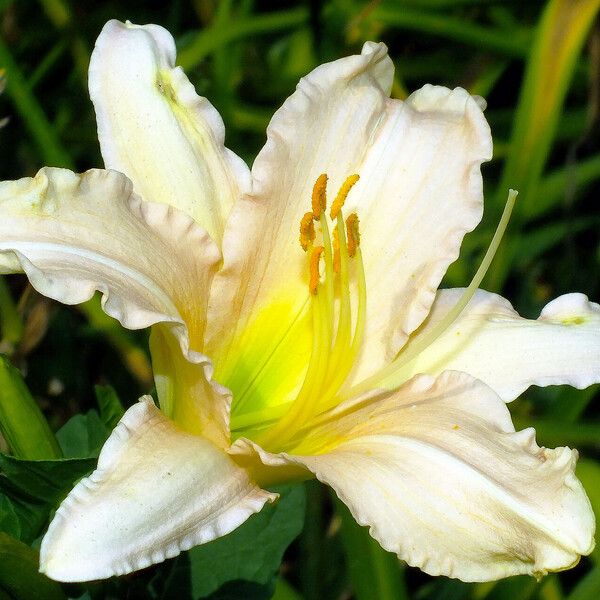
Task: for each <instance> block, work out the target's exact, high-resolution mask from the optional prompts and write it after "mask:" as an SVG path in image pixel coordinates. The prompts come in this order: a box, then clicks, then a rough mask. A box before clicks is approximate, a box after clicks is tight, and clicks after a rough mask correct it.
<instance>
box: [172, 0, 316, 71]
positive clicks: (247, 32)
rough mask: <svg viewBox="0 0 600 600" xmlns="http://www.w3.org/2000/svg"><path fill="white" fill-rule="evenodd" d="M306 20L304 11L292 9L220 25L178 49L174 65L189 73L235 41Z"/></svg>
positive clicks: (283, 28) (297, 24)
mask: <svg viewBox="0 0 600 600" xmlns="http://www.w3.org/2000/svg"><path fill="white" fill-rule="evenodd" d="M307 20H308V10H306V8H294V9H291V10H282V11H278V12H277V11H273V12H269V13H265V14H260V15H254V16H251V17H247V18H239V19H234V20H231V21H229V22H228V23H225V24H222V25H219V24H216V25H215V26H212V27H208V28H206V29H203V30H202V31H200V32H199V33H198V34H197V35H196V37H195V38H194V40H192V42H191V43H189V44H188V45H187V46H185V47H184V48H182V49H181V50H180V52H179V54H178V57H177V63H178V64H179V65H181V66H182V67H183V68H184V69H185V70H190V69H193V68H194V67H195V66H197V65H198V64H199V63H200V62H201V61H202V60H203V59H204V58H205V57H206V56H207V55H208V54H210V53H211V52H214V51H215V50H216V49H217V48H220V47H221V46H224V45H226V44H229V43H231V42H233V41H235V40H239V39H243V38H245V37H250V36H257V35H260V34H268V33H274V32H276V31H282V30H286V29H293V28H295V27H299V26H300V25H303V24H304V23H306V21H307Z"/></svg>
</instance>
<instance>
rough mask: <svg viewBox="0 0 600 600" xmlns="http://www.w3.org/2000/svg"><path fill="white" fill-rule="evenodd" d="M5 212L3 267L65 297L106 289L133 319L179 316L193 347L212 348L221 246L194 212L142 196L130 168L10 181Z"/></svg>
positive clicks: (115, 312) (2, 199)
mask: <svg viewBox="0 0 600 600" xmlns="http://www.w3.org/2000/svg"><path fill="white" fill-rule="evenodd" d="M0 216H1V218H0V272H1V273H10V272H15V271H25V273H26V274H27V276H28V277H29V279H30V281H31V283H32V285H33V286H34V287H35V288H36V289H37V290H38V291H39V292H40V293H42V294H44V295H45V296H49V297H50V298H54V299H55V300H58V301H60V302H63V303H65V304H78V303H80V302H84V301H86V300H88V299H89V298H90V297H91V296H92V295H93V293H94V292H95V291H96V290H99V291H101V292H102V294H103V300H102V305H103V308H104V310H105V311H106V312H107V313H108V314H109V315H111V316H112V317H115V318H116V319H118V320H119V321H120V322H121V324H122V325H123V326H124V327H127V328H129V329H141V328H144V327H148V326H149V325H153V324H155V323H159V322H165V323H169V324H171V326H172V327H173V328H174V330H175V331H176V333H177V336H178V338H179V340H180V342H181V344H182V349H183V351H184V352H185V353H188V350H189V348H190V347H191V349H192V350H196V351H201V350H202V338H203V332H204V324H205V315H206V298H207V290H208V287H209V285H210V282H211V280H212V277H213V275H214V272H215V270H216V268H217V266H218V264H219V259H220V254H219V251H218V249H217V247H216V246H215V244H214V243H213V242H212V240H211V239H210V238H209V236H208V235H207V234H206V232H205V231H204V230H203V229H201V228H200V227H199V226H197V225H196V224H195V223H194V221H192V219H191V218H190V217H188V216H186V215H184V214H183V213H181V212H179V211H176V210H174V209H173V208H171V207H168V206H165V205H161V204H154V203H147V202H143V201H141V200H140V198H139V197H138V196H136V195H135V194H134V193H133V191H132V186H131V182H130V181H129V180H128V179H127V178H126V177H125V176H124V175H122V174H121V173H117V172H114V171H101V170H91V171H87V172H86V173H84V174H82V175H77V174H75V173H72V172H71V171H67V170H66V169H54V168H44V169H42V170H40V171H39V173H38V174H37V175H36V176H35V177H34V178H29V177H26V178H23V179H19V180H16V181H5V182H2V183H0ZM186 329H187V330H186ZM188 334H189V341H188ZM192 354H193V353H192ZM190 358H191V359H194V357H193V356H192V355H190ZM196 360H198V361H202V360H205V359H204V358H196Z"/></svg>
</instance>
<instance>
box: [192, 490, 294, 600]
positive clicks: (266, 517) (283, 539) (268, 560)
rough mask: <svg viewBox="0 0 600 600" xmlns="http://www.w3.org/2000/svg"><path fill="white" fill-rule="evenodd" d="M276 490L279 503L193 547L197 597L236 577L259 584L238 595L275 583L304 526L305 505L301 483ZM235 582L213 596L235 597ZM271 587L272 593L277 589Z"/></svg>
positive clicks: (194, 580)
mask: <svg viewBox="0 0 600 600" xmlns="http://www.w3.org/2000/svg"><path fill="white" fill-rule="evenodd" d="M274 491H277V492H278V493H279V494H280V498H279V500H278V501H277V502H276V503H274V504H269V505H266V506H265V507H264V508H263V509H262V511H261V512H260V513H258V514H256V515H253V516H251V517H250V518H249V519H248V520H247V521H246V522H245V523H244V524H243V525H242V526H241V527H238V528H237V529H236V530H235V531H232V532H231V533H230V534H228V535H226V536H225V537H222V538H220V539H217V540H214V541H212V542H209V543H208V544H203V545H202V546H197V547H196V548H193V549H192V550H190V552H189V556H190V564H191V574H192V596H193V598H205V597H206V596H208V595H209V594H212V593H214V592H215V591H216V590H218V589H219V588H221V586H223V585H224V584H225V583H229V582H232V581H236V580H243V581H246V582H251V583H254V584H258V585H257V586H254V587H253V588H252V589H253V591H248V590H246V593H247V594H248V595H242V596H238V597H243V598H254V597H256V598H259V597H262V596H252V595H251V593H258V591H257V590H258V589H259V588H260V587H264V586H267V587H269V586H271V583H272V582H273V581H274V576H275V574H276V572H277V570H278V568H279V565H280V563H281V558H282V556H283V553H284V551H285V549H286V548H287V547H288V546H289V544H290V543H291V542H292V540H294V538H295V537H296V536H297V535H298V534H299V533H300V531H301V530H302V525H303V522H304V509H305V493H304V488H303V487H302V486H301V485H294V486H291V485H288V486H280V487H278V488H275V489H274ZM231 585H232V586H233V587H232V588H225V589H224V591H221V592H219V593H221V596H214V599H213V600H216V598H219V600H224V599H225V598H229V597H233V596H231V595H230V596H227V594H229V593H230V591H228V590H231V589H234V588H235V587H236V586H237V585H238V584H235V585H234V584H231ZM239 585H241V584H239ZM248 589H250V588H248ZM269 589H271V594H272V592H273V589H272V588H271V587H269ZM268 597H270V596H267V598H268ZM211 598H213V597H212V596H211Z"/></svg>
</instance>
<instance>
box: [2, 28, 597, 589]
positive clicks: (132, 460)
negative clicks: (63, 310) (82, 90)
mask: <svg viewBox="0 0 600 600" xmlns="http://www.w3.org/2000/svg"><path fill="white" fill-rule="evenodd" d="M174 62H175V45H174V43H173V39H172V38H171V36H170V35H169V34H168V33H167V32H166V31H165V30H164V29H162V28H161V27H158V26H156V25H148V26H144V27H138V26H134V25H131V24H127V25H123V24H121V23H118V22H116V21H111V22H110V23H108V24H107V25H106V27H105V28H104V30H103V32H102V34H101V35H100V38H99V40H98V42H97V44H96V49H95V51H94V54H93V58H92V62H91V67H90V92H91V96H92V100H93V102H94V105H95V108H96V113H97V116H98V130H99V137H100V144H101V148H102V153H103V156H104V159H105V162H106V166H107V168H109V169H113V170H107V171H100V170H95V171H89V172H87V173H85V174H83V175H75V174H73V173H71V172H69V171H65V170H62V169H42V170H41V171H40V172H39V173H38V175H37V176H36V177H35V178H33V179H21V180H19V181H14V182H5V183H3V184H1V185H0V213H1V216H2V218H1V219H0V272H4V273H8V272H15V271H19V270H22V271H24V272H25V273H26V274H27V275H28V277H29V279H30V280H31V282H32V284H33V285H34V286H35V287H36V288H37V289H38V290H39V291H40V292H41V293H43V294H45V295H47V296H50V297H52V298H55V299H57V300H59V301H61V302H65V303H68V304H73V303H77V302H82V301H84V300H86V299H88V298H89V297H90V296H91V295H92V294H93V293H94V290H100V291H101V292H102V294H103V306H104V310H105V311H106V312H107V313H108V314H110V315H112V316H114V317H115V318H117V319H119V320H120V321H121V323H122V324H123V325H124V326H125V327H130V328H141V327H148V326H152V335H151V351H152V359H153V366H154V370H155V376H156V383H157V390H158V396H159V400H160V406H161V410H158V409H157V408H156V407H155V406H154V404H153V403H152V401H151V400H150V399H148V398H144V399H142V401H140V402H139V403H138V404H137V405H135V406H133V407H132V408H130V409H129V410H128V411H127V413H126V414H125V416H124V417H123V419H122V421H121V423H120V424H119V425H118V426H117V428H116V429H115V431H114V432H113V433H112V435H111V437H110V438H109V440H108V441H107V443H106V445H105V446H104V448H103V449H102V453H101V455H100V459H99V462H98V468H97V470H96V471H94V473H92V475H91V476H90V477H88V478H86V479H84V480H82V481H81V482H80V483H79V484H77V486H76V487H75V489H74V490H73V491H72V492H71V494H70V495H69V496H68V497H67V499H66V500H65V501H64V502H63V504H62V505H61V506H60V508H59V509H58V512H57V514H56V517H55V519H54V521H53V522H52V524H51V525H50V528H49V530H48V533H47V534H46V536H45V538H44V541H43V544H42V548H41V568H42V570H43V571H44V572H45V573H47V574H48V575H49V576H50V577H53V578H55V579H59V580H63V581H81V580H89V579H99V578H103V577H108V576H110V575H113V574H121V573H127V572H130V571H133V570H135V569H140V568H143V567H145V566H147V565H149V564H151V563H155V562H159V561H161V560H163V559H165V558H166V557H169V556H174V555H176V554H177V553H178V552H180V551H181V550H184V549H187V548H190V547H192V546H193V545H195V544H200V543H203V542H206V541H209V540H211V539H214V538H216V537H218V536H221V535H223V534H225V533H227V532H228V531H231V530H232V529H234V528H235V527H237V526H238V525H239V524H240V523H242V522H243V521H244V520H245V519H246V518H247V517H248V516H249V515H251V514H252V513H254V512H257V511H258V510H260V508H261V507H262V506H263V505H264V503H265V502H270V501H272V500H273V499H274V495H273V494H271V493H269V492H266V491H264V490H263V489H262V487H265V486H268V485H269V484H271V483H274V482H279V481H284V480H287V479H302V478H306V477H311V476H313V475H314V476H316V477H317V478H318V479H320V480H321V481H323V482H325V483H327V484H329V485H331V487H333V489H334V490H335V491H336V493H337V494H338V495H339V496H340V498H341V499H342V500H343V501H344V502H345V503H346V504H347V505H348V507H349V508H350V510H351V511H352V513H353V515H354V516H355V518H356V519H357V521H358V522H359V523H361V524H363V525H368V526H369V527H370V531H371V534H372V535H373V537H375V538H376V539H377V540H378V541H379V542H380V543H381V545H382V546H383V547H384V548H386V549H387V550H390V551H392V552H396V553H397V554H398V556H399V557H400V558H402V559H404V560H405V561H407V562H408V563H409V564H411V565H415V566H418V567H420V568H421V569H423V570H424V571H426V572H428V573H431V574H434V575H437V574H445V575H448V576H451V577H459V578H461V579H464V580H469V581H482V580H491V579H497V578H500V577H504V576H507V575H512V574H517V573H531V574H536V575H539V574H543V573H545V572H547V571H550V570H560V569H564V568H567V567H570V566H572V565H574V564H575V563H576V562H577V561H578V559H579V556H580V555H582V554H587V553H589V552H590V551H591V550H592V548H593V544H594V542H593V533H594V519H593V514H592V511H591V508H590V504H589V501H588V499H587V497H586V495H585V492H584V490H583V489H582V486H581V484H580V483H579V481H578V480H577V479H576V478H575V475H574V464H575V461H576V457H577V453H576V452H575V451H573V450H570V449H568V448H558V449H556V450H548V449H544V448H540V447H538V446H537V445H536V443H535V440H534V432H533V430H531V429H529V430H525V431H521V432H515V430H514V427H513V425H512V423H511V419H510V415H509V412H508V410H507V408H506V406H505V403H504V401H508V400H511V399H513V398H514V397H515V396H516V395H517V394H518V393H520V392H521V391H523V390H524V389H525V388H526V387H528V386H529V385H532V384H538V385H547V384H556V383H569V384H571V385H575V386H577V387H582V386H585V385H589V384H590V383H592V382H594V381H599V380H600V361H599V358H600V307H599V306H598V305H597V304H593V303H590V302H588V301H587V299H586V298H585V297H583V296H581V295H579V294H569V295H566V296H563V297H561V298H559V299H557V300H555V301H554V302H552V303H550V304H549V305H548V306H547V307H546V308H545V309H544V311H543V313H542V315H541V317H540V319H538V320H537V321H530V320H526V319H522V318H521V317H519V316H518V315H517V314H516V313H515V312H514V310H513V309H512V308H511V307H510V305H509V304H508V303H507V302H506V301H505V300H503V299H501V298H500V297H498V296H495V295H492V294H488V293H486V292H483V291H478V292H477V293H476V294H475V296H474V297H473V299H472V300H471V301H470V302H469V304H468V306H467V307H466V309H465V310H464V311H462V313H461V314H460V316H459V317H458V318H457V319H455V320H454V321H452V319H450V318H449V317H448V316H447V314H448V313H450V314H452V311H453V310H454V311H455V312H456V310H455V309H454V308H453V307H456V305H457V302H459V298H462V300H463V301H467V300H468V299H469V296H468V295H464V294H463V291H461V290H444V291H439V292H437V295H436V290H437V287H438V285H439V283H440V281H441V278H442V276H443V274H444V272H445V270H446V269H447V267H448V265H449V264H450V263H451V262H453V261H454V260H455V259H456V258H457V256H458V252H459V247H460V244H461V241H462V238H463V236H464V234H465V233H466V232H467V231H469V230H471V229H473V228H474V227H475V226H476V224H477V223H478V222H479V220H480V218H481V214H482V181H481V175H480V170H479V166H480V164H481V162H483V161H485V160H489V159H490V157H491V152H492V142H491V137H490V132H489V128H488V125H487V123H486V121H485V119H484V117H483V113H482V103H481V101H480V100H477V99H474V98H472V97H470V96H469V95H468V94H467V92H465V91H464V90H462V89H455V90H448V89H446V88H441V87H433V86H425V87H424V88H422V89H421V90H419V91H418V92H416V93H414V94H413V95H412V96H410V98H408V99H407V100H406V101H405V102H400V101H397V100H391V99H390V98H389V91H390V87H391V82H392V73H393V66H392V62H391V60H390V59H389V58H388V56H387V52H386V48H385V46H384V45H383V44H374V43H367V44H365V46H364V48H363V51H362V54H361V55H359V56H351V57H348V58H344V59H341V60H338V61H335V62H333V63H330V64H325V65H322V66H320V67H318V68H317V69H315V70H314V71H313V72H312V73H310V74H309V75H308V76H307V77H305V78H304V79H302V80H301V81H300V83H299V85H298V89H297V90H296V92H295V93H294V94H293V95H292V96H291V97H290V98H289V99H288V100H287V101H286V102H285V103H284V105H283V106H282V108H281V109H280V110H279V111H277V113H276V114H275V115H274V117H273V119H272V121H271V124H270V125H269V128H268V130H267V136H268V139H267V143H266V145H265V147H264V148H263V150H262V151H261V152H260V153H259V155H258V157H257V159H256V161H255V163H254V165H253V167H252V172H251V173H250V172H249V171H248V169H247V167H246V166H245V165H244V163H243V162H242V161H241V160H240V159H239V158H237V157H236V156H235V155H234V154H233V153H231V151H229V150H227V149H226V148H225V146H224V130H223V123H222V121H221V119H220V117H219V115H218V114H217V112H216V111H215V109H214V108H213V107H212V106H211V105H210V104H209V103H208V101H207V100H206V99H204V98H200V97H198V96H197V95H196V94H195V92H194V90H193V87H192V86H191V84H190V83H189V81H188V80H187V79H186V77H185V75H184V74H183V72H182V71H181V70H180V69H178V68H174V66H173V65H174ZM323 173H327V175H328V178H327V177H325V176H323V175H322V174H323ZM356 175H360V179H359V178H358V177H357V176H356ZM336 190H339V194H338V196H337V198H336V200H334V202H333V203H331V202H329V201H328V198H327V193H328V192H330V193H331V192H332V191H336ZM311 197H312V211H311ZM344 201H345V204H344ZM329 211H332V212H333V216H330V212H329ZM357 215H358V217H357ZM344 216H347V217H348V218H347V220H344ZM358 218H360V234H359V227H358ZM299 225H300V242H301V244H299V243H298V226H299ZM359 236H361V237H360V239H359ZM301 245H302V246H303V248H304V249H305V250H306V252H303V250H302V249H301V247H300V246H301ZM432 332H433V334H432ZM416 350H422V352H420V353H418V352H417V351H416ZM208 357H210V359H209V358H208ZM416 374H418V375H416ZM415 375H416V376H415Z"/></svg>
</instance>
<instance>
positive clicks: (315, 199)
mask: <svg viewBox="0 0 600 600" xmlns="http://www.w3.org/2000/svg"><path fill="white" fill-rule="evenodd" d="M326 208H327V173H322V174H321V175H319V177H317V180H316V181H315V185H314V186H313V191H312V212H313V217H314V218H315V220H318V219H319V218H320V217H321V214H322V213H323V212H324V211H325V209H326Z"/></svg>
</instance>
